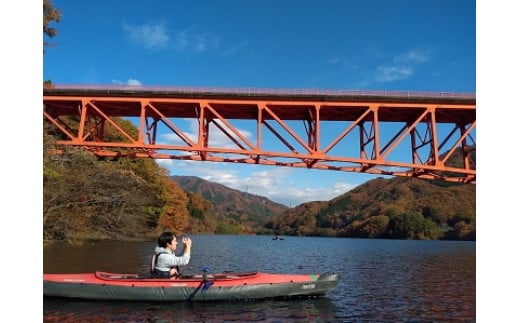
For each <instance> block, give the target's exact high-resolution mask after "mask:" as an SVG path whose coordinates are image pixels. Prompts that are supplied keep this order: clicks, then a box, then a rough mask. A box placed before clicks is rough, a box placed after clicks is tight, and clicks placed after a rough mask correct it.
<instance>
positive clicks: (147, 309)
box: [43, 298, 336, 323]
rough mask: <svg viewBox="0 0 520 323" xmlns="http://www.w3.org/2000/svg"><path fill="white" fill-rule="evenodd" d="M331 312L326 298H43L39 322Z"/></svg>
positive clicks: (280, 317) (309, 317)
mask: <svg viewBox="0 0 520 323" xmlns="http://www.w3.org/2000/svg"><path fill="white" fill-rule="evenodd" d="M335 312H336V310H335V307H334V304H333V303H332V302H331V301H330V300H329V299H327V298H315V299H305V300H289V301H287V300H266V301H250V302H211V303H207V302H205V303H167V304H162V303H135V302H86V301H70V300H65V299H60V298H46V299H45V307H44V313H43V322H49V323H50V322H332V321H334V313H335Z"/></svg>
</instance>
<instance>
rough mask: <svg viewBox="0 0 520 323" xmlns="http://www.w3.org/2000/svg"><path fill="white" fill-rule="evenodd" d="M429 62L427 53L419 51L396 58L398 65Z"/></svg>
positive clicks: (409, 52) (412, 51)
mask: <svg viewBox="0 0 520 323" xmlns="http://www.w3.org/2000/svg"><path fill="white" fill-rule="evenodd" d="M428 60H429V55H428V54H427V53H426V52H423V51H418V50H410V51H407V52H404V53H402V54H399V55H397V56H396V57H394V62H396V63H404V64H406V63H425V62H427V61H428Z"/></svg>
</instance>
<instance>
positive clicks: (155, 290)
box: [43, 271, 339, 302]
mask: <svg viewBox="0 0 520 323" xmlns="http://www.w3.org/2000/svg"><path fill="white" fill-rule="evenodd" d="M338 282H339V275H338V274H335V273H326V274H323V275H319V274H271V273H263V272H245V273H242V272H224V273H218V274H217V273H216V274H207V273H204V274H199V275H183V276H182V277H181V278H178V279H175V280H172V279H168V278H153V277H150V276H139V275H137V274H118V273H108V272H99V271H98V272H95V273H84V274H43V295H44V296H51V297H67V298H78V299H91V300H118V301H119V300H121V301H122V300H124V301H163V302H164V301H172V302H173V301H219V300H252V299H265V298H291V297H305V296H323V295H325V294H327V293H328V292H330V291H331V290H332V289H333V288H334V287H336V285H337V284H338Z"/></svg>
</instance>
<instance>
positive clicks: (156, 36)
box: [123, 24, 170, 50]
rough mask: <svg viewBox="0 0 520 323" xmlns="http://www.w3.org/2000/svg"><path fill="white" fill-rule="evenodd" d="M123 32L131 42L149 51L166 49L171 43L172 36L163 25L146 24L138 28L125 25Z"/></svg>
mask: <svg viewBox="0 0 520 323" xmlns="http://www.w3.org/2000/svg"><path fill="white" fill-rule="evenodd" d="M123 30H124V31H125V32H126V34H127V36H128V38H129V39H130V40H131V41H133V42H135V43H137V44H139V45H141V46H143V47H145V48H147V49H152V50H154V49H161V48H164V47H166V46H167V45H168V43H169V41H170V36H169V35H168V32H167V30H166V29H165V27H164V25H163V24H153V25H150V24H145V25H138V26H132V25H128V24H123Z"/></svg>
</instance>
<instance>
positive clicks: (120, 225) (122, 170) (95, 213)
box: [43, 119, 261, 240]
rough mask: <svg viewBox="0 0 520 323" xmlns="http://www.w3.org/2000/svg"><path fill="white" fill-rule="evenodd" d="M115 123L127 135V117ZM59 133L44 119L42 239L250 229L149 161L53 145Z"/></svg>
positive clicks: (129, 128) (130, 127)
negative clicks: (221, 211)
mask: <svg viewBox="0 0 520 323" xmlns="http://www.w3.org/2000/svg"><path fill="white" fill-rule="evenodd" d="M117 122H118V124H119V126H121V127H122V128H123V129H125V131H127V132H129V133H132V132H135V131H137V129H136V128H135V126H134V125H133V124H131V123H130V122H129V121H126V120H123V119H117ZM59 136H60V134H59V132H55V131H54V129H53V127H52V126H51V125H49V124H48V123H46V122H44V134H43V148H44V149H43V151H44V156H43V238H44V240H73V239H85V238H93V239H127V238H135V239H143V238H148V237H156V236H157V234H158V233H159V232H161V231H163V230H171V231H173V232H176V233H181V232H187V233H196V232H211V233H235V234H242V233H253V232H254V230H253V229H252V228H251V227H249V226H247V225H245V224H241V223H240V221H236V220H234V219H233V218H228V217H226V216H225V215H221V214H220V215H219V214H215V212H214V210H213V205H212V203H211V202H209V201H207V200H206V199H204V198H203V197H202V196H200V195H198V194H196V193H190V192H186V191H185V190H183V189H182V188H180V187H179V185H178V184H177V183H176V182H175V181H173V180H172V179H171V178H170V177H169V176H168V172H167V171H166V170H165V169H163V168H161V167H159V166H158V165H157V164H156V163H155V161H154V160H151V159H132V158H119V159H117V158H99V157H96V156H95V155H94V154H93V153H91V152H88V151H86V150H84V149H82V148H74V147H63V146H60V147H55V146H54V142H55V140H56V139H59V138H60V137H59ZM111 136H117V134H116V133H115V132H114V133H113V132H111V129H110V127H107V129H106V131H105V137H106V138H107V139H114V138H111ZM56 151H60V152H61V153H59V154H56ZM259 227H261V226H259Z"/></svg>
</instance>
